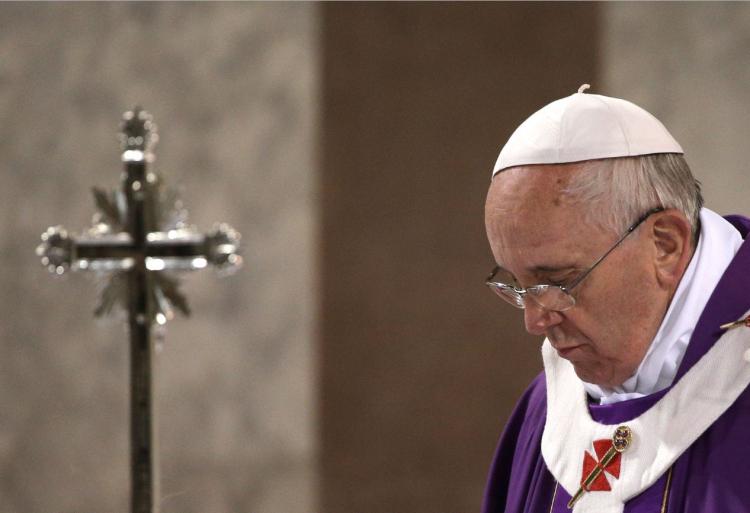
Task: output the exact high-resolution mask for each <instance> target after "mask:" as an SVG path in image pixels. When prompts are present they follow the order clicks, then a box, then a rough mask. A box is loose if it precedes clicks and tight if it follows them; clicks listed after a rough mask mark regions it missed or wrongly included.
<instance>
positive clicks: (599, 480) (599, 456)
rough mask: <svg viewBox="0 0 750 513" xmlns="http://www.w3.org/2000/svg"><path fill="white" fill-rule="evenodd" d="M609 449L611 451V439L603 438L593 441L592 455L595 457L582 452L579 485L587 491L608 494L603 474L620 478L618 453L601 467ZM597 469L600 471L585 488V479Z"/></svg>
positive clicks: (605, 478)
mask: <svg viewBox="0 0 750 513" xmlns="http://www.w3.org/2000/svg"><path fill="white" fill-rule="evenodd" d="M610 449H612V439H606V438H605V439H602V440H594V453H595V454H596V457H594V456H592V455H591V454H589V452H588V451H583V475H582V476H581V485H583V486H584V488H585V489H586V490H587V491H590V492H608V491H610V490H611V488H610V487H609V481H607V477H606V476H605V475H604V472H606V473H607V474H610V475H612V476H613V477H614V478H615V479H617V478H619V477H620V460H621V459H622V458H621V454H620V453H619V452H617V453H615V455H614V457H613V458H612V459H611V460H610V461H609V462H606V463H604V465H603V466H602V460H604V459H605V458H604V456H605V454H607V452H609V450H610ZM597 467H599V468H600V469H601V470H600V471H599V472H598V475H597V476H596V478H595V479H594V481H593V482H592V483H591V484H590V485H588V486H585V484H584V483H585V481H586V478H587V477H589V476H590V475H591V474H592V473H593V472H594V469H596V468H597Z"/></svg>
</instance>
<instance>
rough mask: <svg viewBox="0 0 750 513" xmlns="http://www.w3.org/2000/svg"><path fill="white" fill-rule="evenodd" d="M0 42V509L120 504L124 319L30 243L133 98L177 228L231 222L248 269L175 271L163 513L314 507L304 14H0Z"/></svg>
mask: <svg viewBox="0 0 750 513" xmlns="http://www.w3.org/2000/svg"><path fill="white" fill-rule="evenodd" d="M0 49H1V50H0V51H1V54H0V119H2V124H1V125H0V155H2V164H0V165H1V166H2V173H0V209H2V210H1V212H2V215H0V248H1V251H0V254H2V256H3V262H2V265H3V267H2V271H0V307H1V308H2V309H3V311H4V312H5V314H4V315H3V322H2V323H0V355H1V357H0V513H14V512H23V513H51V512H56V513H64V512H75V513H89V512H91V513H94V512H96V513H102V512H124V511H127V509H128V493H129V486H128V476H129V473H128V448H127V443H128V433H127V426H128V424H127V335H126V332H125V329H124V327H123V325H122V324H121V323H119V322H118V321H116V320H110V321H98V322H97V321H94V320H93V318H92V311H93V308H94V305H95V298H96V295H97V286H96V283H95V280H94V279H93V277H89V276H84V275H73V276H65V277H63V278H62V279H55V278H54V277H53V276H50V275H48V274H47V272H46V271H45V270H44V269H43V268H42V267H41V265H40V264H39V262H38V260H37V258H36V257H35V256H34V248H35V246H36V245H37V243H38V238H39V235H40V234H41V232H42V231H43V230H44V229H46V227H47V226H48V225H51V224H64V225H65V226H66V227H67V228H68V229H70V230H73V231H78V230H80V229H82V228H84V227H86V226H88V223H89V220H90V217H91V215H92V214H93V213H94V204H93V200H92V198H91V194H90V191H89V189H90V187H91V186H93V185H97V186H100V187H107V188H112V187H115V186H116V185H117V183H118V180H119V173H120V170H121V168H120V164H119V148H118V141H117V138H116V131H117V126H118V123H119V119H120V116H121V113H122V112H123V111H124V110H126V109H127V108H130V107H132V106H133V105H134V104H136V103H139V104H141V105H143V106H144V107H145V108H146V109H148V110H149V111H151V112H152V114H153V115H154V116H155V119H156V122H157V124H158V125H159V127H160V132H161V141H160V143H159V145H158V146H157V148H156V152H157V158H158V160H157V167H158V169H159V170H160V171H161V172H162V173H163V175H164V177H165V179H166V181H167V182H168V183H170V184H180V185H181V186H182V187H183V189H182V190H183V194H182V196H183V199H184V200H185V204H186V206H187V207H188V208H189V210H190V213H191V220H192V221H193V222H194V223H195V224H196V225H198V227H199V228H201V229H204V230H206V229H209V228H211V225H212V223H213V222H215V221H226V222H228V223H230V224H232V225H233V226H235V227H236V228H237V229H238V230H239V231H240V232H242V234H243V242H244V245H245V251H244V255H245V259H246V262H247V265H246V267H245V269H244V270H243V271H241V272H240V273H239V274H238V275H236V276H235V277H233V278H231V279H228V280H221V279H218V278H217V277H216V276H215V275H214V274H213V273H212V272H210V271H204V272H202V273H197V274H193V275H191V276H185V279H184V286H183V288H184V290H185V291H186V293H187V294H188V296H189V298H190V300H191V303H192V307H193V309H194V316H193V318H192V319H190V320H182V319H178V320H175V321H173V322H172V323H170V324H169V326H168V331H167V336H166V341H165V344H164V349H163V351H162V353H161V354H160V361H159V371H160V379H159V382H158V385H157V386H158V389H157V390H158V401H159V406H160V409H161V412H160V439H161V448H160V452H161V474H162V479H161V490H162V511H163V512H165V513H170V512H175V513H177V512H179V513H189V512H207V511H210V512H212V513H221V512H226V513H230V512H231V513H239V512H245V511H247V512H249V511H252V512H254V513H255V512H278V511H284V512H294V511H299V512H305V513H307V512H310V511H314V510H315V507H314V504H315V502H316V498H315V495H316V492H315V478H314V462H315V439H316V432H315V411H314V405H315V386H314V383H315V371H314V367H313V361H314V360H313V356H314V354H313V333H314V328H315V321H314V314H315V312H314V301H315V288H316V282H315V279H314V275H313V266H314V263H315V260H314V258H313V255H314V250H315V233H316V219H317V212H316V207H315V203H314V198H315V190H314V186H315V176H316V166H315V151H314V137H315V124H316V121H315V115H316V112H315V105H316V103H315V98H316V95H317V91H316V88H317V73H318V71H317V17H316V9H315V7H314V6H312V5H308V4H238V3H204V4H177V3H153V4H151V3H127V4H126V3H101V4H89V3H70V4H67V3H60V4H47V3H45V4H32V3H28V4H20V3H19V4H3V5H0Z"/></svg>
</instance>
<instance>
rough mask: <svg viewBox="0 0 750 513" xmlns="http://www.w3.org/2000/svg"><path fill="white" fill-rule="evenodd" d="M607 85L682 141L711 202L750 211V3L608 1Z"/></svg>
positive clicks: (724, 210)
mask: <svg viewBox="0 0 750 513" xmlns="http://www.w3.org/2000/svg"><path fill="white" fill-rule="evenodd" d="M602 10H603V11H602V12H603V16H602V30H601V37H602V55H601V58H600V61H601V70H602V78H603V81H602V85H601V87H599V88H597V87H596V85H594V88H593V89H594V90H597V89H598V91H600V92H602V93H603V94H609V95H611V96H620V97H623V98H627V99H630V100H632V101H634V102H636V103H638V104H640V105H642V106H643V107H645V108H646V109H648V110H650V111H651V112H652V113H654V114H655V115H656V116H657V117H658V118H659V119H661V120H662V122H663V123H664V124H665V125H666V126H667V128H668V129H669V130H670V131H671V133H672V135H674V136H675V138H677V140H678V141H680V144H681V145H682V147H683V149H684V150H685V156H686V158H687V161H688V163H689V164H690V166H691V167H692V169H693V172H694V173H695V175H696V177H697V178H698V179H699V180H700V181H701V182H702V184H703V192H704V196H705V198H706V206H708V207H709V208H711V209H713V210H715V211H717V212H719V213H721V214H731V213H738V214H745V215H749V214H750V201H749V200H748V198H749V195H750V171H749V170H748V158H747V155H746V153H745V152H746V150H747V148H748V139H749V138H750V121H749V120H750V38H749V37H748V34H750V5H748V4H746V3H743V2H739V3H733V2H709V3H699V2H686V3H679V2H665V3H646V2H644V3H639V2H610V3H606V4H604V5H602Z"/></svg>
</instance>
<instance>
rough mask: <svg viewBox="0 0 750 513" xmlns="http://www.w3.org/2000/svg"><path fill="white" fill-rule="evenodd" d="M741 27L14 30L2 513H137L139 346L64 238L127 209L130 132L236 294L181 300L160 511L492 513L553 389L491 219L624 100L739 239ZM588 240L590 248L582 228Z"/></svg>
mask: <svg viewBox="0 0 750 513" xmlns="http://www.w3.org/2000/svg"><path fill="white" fill-rule="evenodd" d="M748 56H750V5H747V4H735V3H730V4H713V3H712V4H700V3H690V4H676V3H663V4H650V3H637V4H635V3H602V4H594V3H586V4H578V3H567V2H566V3H559V4H556V3H517V4H516V3H479V4H475V3H460V4H450V3H439V4H432V3H356V4H354V3H321V4H317V3H214V2H211V3H166V2H165V3H140V2H139V3H117V2H112V3H3V4H2V5H0V120H2V123H0V157H1V158H2V164H0V165H1V166H2V172H1V173H0V223H1V224H0V226H2V229H1V230H0V247H1V248H2V252H1V254H2V264H1V265H2V267H0V306H1V307H2V311H3V314H2V322H1V323H0V513H15V512H23V513H94V512H96V513H107V512H112V513H114V512H125V511H128V501H129V498H128V493H129V485H128V476H129V470H128V431H127V429H128V420H127V419H128V411H127V409H128V402H127V401H128V375H127V372H128V371H127V365H128V348H127V333H126V329H125V327H124V325H123V324H122V323H121V322H120V321H118V320H116V319H109V320H106V319H105V320H95V319H94V318H93V316H92V311H93V309H94V306H95V305H96V301H97V294H98V288H99V287H100V285H101V283H100V280H97V279H96V278H95V277H92V276H87V275H84V274H76V275H66V276H63V277H62V278H58V277H53V276H51V275H49V274H48V273H47V272H46V271H45V270H44V269H43V268H42V266H41V265H40V264H39V262H38V259H37V258H36V256H35V255H34V248H35V247H36V245H37V244H38V242H39V235H40V234H41V232H42V231H44V230H45V229H46V228H47V226H49V225H56V224H63V225H65V226H66V227H67V228H68V229H70V230H72V231H79V232H80V231H82V230H83V229H85V228H86V227H87V226H88V225H89V223H90V218H91V215H92V214H93V213H94V210H95V209H94V203H93V200H92V198H91V193H90V188H91V187H92V186H99V187H105V188H114V187H116V186H117V185H118V181H119V174H120V171H121V167H120V163H119V146H118V141H117V130H118V124H119V120H120V116H121V115H122V112H124V111H125V110H126V109H128V108H130V107H132V106H133V105H135V104H140V105H143V106H144V107H145V108H146V109H147V110H149V111H150V112H151V113H152V114H153V115H154V117H155V120H156V123H157V124H158V125H159V127H160V135H161V138H160V142H159V144H158V146H157V147H156V155H157V162H156V166H157V169H158V170H159V171H160V172H161V173H162V174H163V176H164V178H165V180H166V181H167V182H168V183H169V184H172V185H174V186H176V187H178V188H179V189H180V191H181V193H182V197H183V199H184V202H185V205H186V206H187V208H188V209H189V211H190V214H191V219H190V220H191V221H192V223H194V224H195V225H197V226H198V227H199V228H201V229H202V230H206V229H209V228H210V227H211V225H212V224H213V223H214V222H216V221H226V222H228V223H230V224H232V225H233V226H234V227H236V228H237V229H238V230H239V231H240V232H241V233H242V234H243V243H244V256H245V261H246V267H245V268H244V269H243V270H242V271H241V272H240V273H238V274H237V275H235V276H233V277H231V278H228V279H219V278H218V277H217V276H216V275H215V273H213V272H211V271H204V272H201V273H195V274H193V275H189V276H184V285H183V289H184V290H185V292H186V293H187V295H188V296H189V298H190V301H191V304H192V307H193V310H194V313H193V316H192V318H191V319H187V320H186V319H179V318H178V319H176V320H174V321H172V322H171V323H169V325H168V328H167V332H166V336H165V339H164V343H163V349H162V351H161V353H160V355H159V361H158V380H157V392H158V407H159V443H160V447H159V454H160V460H161V463H160V469H161V492H162V494H161V504H160V506H161V511H163V512H164V513H192V512H196V513H197V512H201V513H206V512H211V513H240V512H251V513H269V512H282V511H283V512H285V513H296V512H300V513H318V512H319V513H345V512H346V513H353V512H354V513H370V512H384V513H399V512H409V513H420V512H424V513H427V512H430V513H434V512H436V511H440V512H462V513H463V512H471V511H478V510H479V507H480V503H481V496H482V490H483V487H484V479H485V475H486V472H487V469H488V466H489V463H490V459H491V456H492V452H493V450H494V446H495V443H496V441H497V438H498V436H499V434H500V432H501V430H502V427H503V425H504V422H505V419H506V418H507V416H508V415H509V413H510V411H511V409H512V407H513V405H514V403H515V401H516V399H517V398H518V396H519V395H520V393H521V392H522V391H523V389H524V388H525V386H526V385H527V384H528V382H529V381H530V380H531V379H532V377H533V376H534V375H536V374H537V373H538V372H539V371H540V370H541V359H540V355H539V340H535V339H533V338H531V337H529V336H526V335H525V334H524V333H523V329H522V324H521V315H520V312H515V311H509V310H508V309H506V308H504V305H502V304H500V302H499V301H498V300H497V299H496V298H495V297H494V296H493V295H492V294H491V293H490V292H488V291H487V290H485V289H484V286H483V279H484V277H485V276H486V274H487V272H488V271H489V270H490V268H491V267H492V265H493V262H492V257H491V254H490V251H489V249H488V247H487V244H486V241H485V236H484V227H483V203H484V194H485V192H486V189H487V187H488V185H489V178H490V170H491V168H492V165H493V164H494V161H495V158H496V156H497V153H498V151H499V149H500V147H501V146H502V144H503V143H504V142H505V140H506V139H507V137H508V136H509V135H510V133H511V132H512V131H513V129H514V128H515V127H516V126H517V125H518V124H519V123H520V122H521V121H523V119H525V118H526V117H527V116H528V115H529V114H531V113H532V112H533V111H534V110H536V109H538V108H540V107H541V106H543V105H545V104H546V103H548V102H550V101H552V100H555V99H557V98H560V97H563V96H567V95H569V94H572V93H573V92H575V91H576V90H577V88H578V87H579V86H580V85H581V84H582V83H590V84H591V85H592V89H591V92H594V93H601V94H607V95H610V96H617V97H623V98H627V99H629V100H631V101H634V102H636V103H638V104H640V105H641V106H643V107H644V108H646V109H647V110H649V111H651V112H652V113H653V114H655V115H656V116H657V117H658V118H660V119H661V120H662V121H663V122H664V123H665V125H666V126H667V127H668V128H669V129H670V131H671V132H672V134H673V135H674V136H675V137H676V138H677V139H678V140H679V141H680V142H681V144H682V145H683V147H684V148H685V150H686V156H687V159H688V162H689V163H690V164H691V166H692V167H693V169H694V172H695V174H696V175H697V176H698V178H699V179H700V180H701V181H702V182H703V186H704V192H705V196H706V199H707V205H708V206H709V207H710V208H713V209H714V210H716V211H718V212H720V213H722V214H727V213H744V214H750V208H749V205H748V201H747V195H748V192H750V173H747V172H746V169H745V155H744V150H743V148H745V147H746V146H747V143H746V139H747V137H748V134H750V127H749V126H748V124H749V123H750V122H749V121H748V120H750V116H749V115H748V114H749V113H748V110H749V109H750V107H749V106H750V66H748V64H750V62H748V60H749V59H750V57H748ZM571 229H575V227H571Z"/></svg>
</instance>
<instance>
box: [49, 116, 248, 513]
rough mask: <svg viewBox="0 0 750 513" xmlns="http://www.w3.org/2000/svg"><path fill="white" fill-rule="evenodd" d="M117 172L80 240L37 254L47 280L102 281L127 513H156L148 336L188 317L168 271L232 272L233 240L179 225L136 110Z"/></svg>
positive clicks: (146, 125) (144, 119)
mask: <svg viewBox="0 0 750 513" xmlns="http://www.w3.org/2000/svg"><path fill="white" fill-rule="evenodd" d="M120 137H121V143H122V161H123V163H124V166H125V171H124V173H123V174H122V180H121V185H120V187H119V189H117V190H114V191H112V192H110V193H108V192H106V191H103V190H101V189H97V188H94V191H93V192H94V198H95V201H96V204H97V207H98V209H99V212H98V213H97V214H96V215H95V216H94V221H93V224H92V226H91V228H90V229H89V230H88V231H87V233H86V234H85V235H81V236H75V235H69V234H68V233H67V232H66V231H65V229H64V228H62V227H60V226H57V227H51V228H49V229H47V231H46V232H44V233H43V234H42V244H41V245H40V246H39V247H38V248H37V254H38V255H39V256H40V257H41V259H42V264H44V265H45V266H47V268H48V269H49V270H50V272H52V273H54V274H63V273H65V272H66V271H68V270H88V271H97V272H100V273H107V274H108V281H107V283H106V285H105V287H104V289H103V290H102V294H101V298H100V303H99V306H98V307H97V309H96V315H97V316H100V315H104V314H106V313H108V312H110V311H111V310H112V309H113V307H115V306H116V305H117V304H118V303H119V304H120V305H121V306H122V307H124V310H125V311H126V312H127V322H128V325H129V327H130V453H131V460H130V461H131V511H132V513H157V512H158V509H159V507H158V480H157V463H156V444H155V442H154V439H155V436H154V435H155V434H154V415H155V412H154V402H153V390H152V383H153V381H152V377H153V372H154V354H155V352H154V341H153V340H152V328H153V327H154V325H155V324H157V325H163V324H165V323H166V321H167V320H169V319H171V318H172V317H173V311H174V309H177V310H179V311H181V312H182V313H184V314H185V315H189V308H188V304H187V301H186V299H185V297H184V296H183V295H182V294H181V293H180V291H179V290H178V285H179V284H178V281H177V279H176V278H175V277H174V276H173V275H170V274H168V272H169V271H181V270H195V269H202V268H204V267H206V266H208V265H209V264H211V265H214V266H216V267H217V268H218V269H219V270H220V271H221V272H222V273H228V272H231V271H233V270H235V269H237V268H238V267H239V266H240V264H241V263H242V259H241V257H240V256H239V254H238V250H239V239H240V235H239V233H237V232H236V231H234V230H233V229H232V228H231V227H229V226H228V225H224V224H222V225H218V226H216V227H215V228H214V230H213V231H212V232H210V233H208V234H201V233H199V232H197V231H196V230H195V229H194V228H192V227H191V226H189V225H187V224H186V221H187V213H186V211H185V210H184V209H183V208H182V205H181V203H180V201H179V200H178V199H177V195H176V194H175V193H174V192H173V191H170V190H167V189H166V188H165V187H164V184H163V182H162V179H161V177H160V175H159V174H158V173H157V172H155V171H153V170H151V169H150V167H149V166H150V164H151V163H152V162H153V161H154V155H153V153H152V149H153V146H154V144H156V141H157V140H158V136H157V133H156V126H155V125H154V123H153V121H152V119H151V116H150V115H149V114H148V113H147V112H146V111H144V110H141V109H140V108H138V107H136V108H135V109H133V110H132V111H128V112H126V113H125V115H124V118H123V121H122V132H121V136H120Z"/></svg>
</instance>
